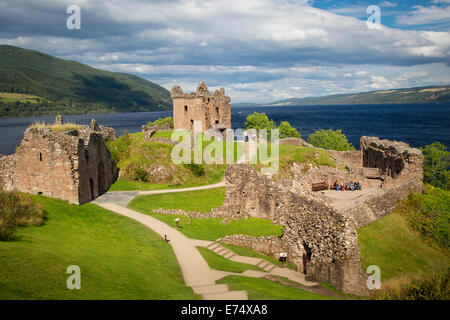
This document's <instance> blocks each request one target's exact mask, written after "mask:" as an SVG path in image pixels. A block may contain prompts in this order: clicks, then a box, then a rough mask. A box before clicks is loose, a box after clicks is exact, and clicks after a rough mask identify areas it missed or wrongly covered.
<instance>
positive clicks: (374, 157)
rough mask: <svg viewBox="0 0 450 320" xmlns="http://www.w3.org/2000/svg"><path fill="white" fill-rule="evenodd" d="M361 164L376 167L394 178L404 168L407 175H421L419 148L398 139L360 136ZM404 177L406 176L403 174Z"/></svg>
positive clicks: (421, 160) (421, 159)
mask: <svg viewBox="0 0 450 320" xmlns="http://www.w3.org/2000/svg"><path fill="white" fill-rule="evenodd" d="M360 145H361V152H362V154H363V166H364V167H368V168H378V169H380V170H381V171H382V174H383V175H386V176H390V177H392V178H396V177H397V176H399V175H400V173H401V172H402V171H403V170H405V172H408V176H409V177H410V176H412V175H414V176H416V177H422V176H423V171H422V164H423V156H422V152H421V151H420V150H419V149H415V148H411V147H410V146H409V145H408V144H406V143H404V142H398V141H390V140H381V139H379V138H377V137H361V140H360ZM405 177H406V176H405Z"/></svg>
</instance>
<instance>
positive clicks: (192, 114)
mask: <svg viewBox="0 0 450 320" xmlns="http://www.w3.org/2000/svg"><path fill="white" fill-rule="evenodd" d="M171 96H172V99H173V121H174V129H186V130H193V125H194V121H201V123H202V130H203V131H206V130H208V129H211V128H217V129H221V130H224V129H227V128H230V129H231V99H230V97H228V96H226V95H225V89H224V88H221V89H220V90H216V91H215V92H214V93H211V92H209V91H208V88H207V87H206V84H205V83H204V82H203V81H202V82H201V83H200V84H199V86H198V87H197V91H196V92H195V93H194V92H191V93H188V94H185V93H183V91H182V90H181V88H180V87H179V86H174V87H173V88H172V89H171Z"/></svg>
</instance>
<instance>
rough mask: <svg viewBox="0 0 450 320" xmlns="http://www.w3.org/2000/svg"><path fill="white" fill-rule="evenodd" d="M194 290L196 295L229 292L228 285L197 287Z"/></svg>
mask: <svg viewBox="0 0 450 320" xmlns="http://www.w3.org/2000/svg"><path fill="white" fill-rule="evenodd" d="M192 290H194V293H197V294H202V295H204V294H213V293H224V292H228V291H229V289H228V285H226V284H213V285H210V286H196V287H192Z"/></svg>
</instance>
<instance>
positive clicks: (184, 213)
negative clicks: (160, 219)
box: [153, 209, 216, 219]
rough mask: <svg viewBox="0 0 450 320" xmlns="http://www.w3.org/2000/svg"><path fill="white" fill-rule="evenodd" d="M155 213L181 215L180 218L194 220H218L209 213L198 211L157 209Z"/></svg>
mask: <svg viewBox="0 0 450 320" xmlns="http://www.w3.org/2000/svg"><path fill="white" fill-rule="evenodd" d="M153 212H155V213H159V214H166V215H180V216H188V217H189V218H192V219H206V218H216V217H213V216H211V214H209V213H201V212H197V211H184V210H181V209H156V210H153Z"/></svg>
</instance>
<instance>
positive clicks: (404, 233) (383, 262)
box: [358, 213, 449, 281]
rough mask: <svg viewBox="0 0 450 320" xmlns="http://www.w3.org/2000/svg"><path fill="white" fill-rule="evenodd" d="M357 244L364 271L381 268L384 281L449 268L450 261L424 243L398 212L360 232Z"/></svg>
mask: <svg viewBox="0 0 450 320" xmlns="http://www.w3.org/2000/svg"><path fill="white" fill-rule="evenodd" d="M358 242H359V248H360V252H361V264H362V267H363V270H366V269H367V267H368V266H369V265H377V266H379V267H380V269H381V280H382V281H385V280H389V279H391V278H394V277H397V276H405V275H414V274H418V273H419V272H420V271H424V272H431V271H433V270H434V269H435V268H440V267H442V266H444V267H445V266H448V265H449V258H448V257H447V256H446V255H445V254H444V253H442V252H440V251H439V250H437V249H434V248H432V247H430V246H428V245H427V244H426V243H424V242H423V241H422V240H421V239H420V236H419V235H418V234H416V233H415V232H413V231H412V230H411V229H410V228H409V227H408V224H407V222H406V221H405V219H404V218H403V217H402V216H400V215H399V214H397V213H392V214H390V215H387V216H385V217H383V218H381V219H380V220H378V221H376V222H374V223H372V224H370V225H368V226H366V227H364V228H361V229H359V230H358Z"/></svg>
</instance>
